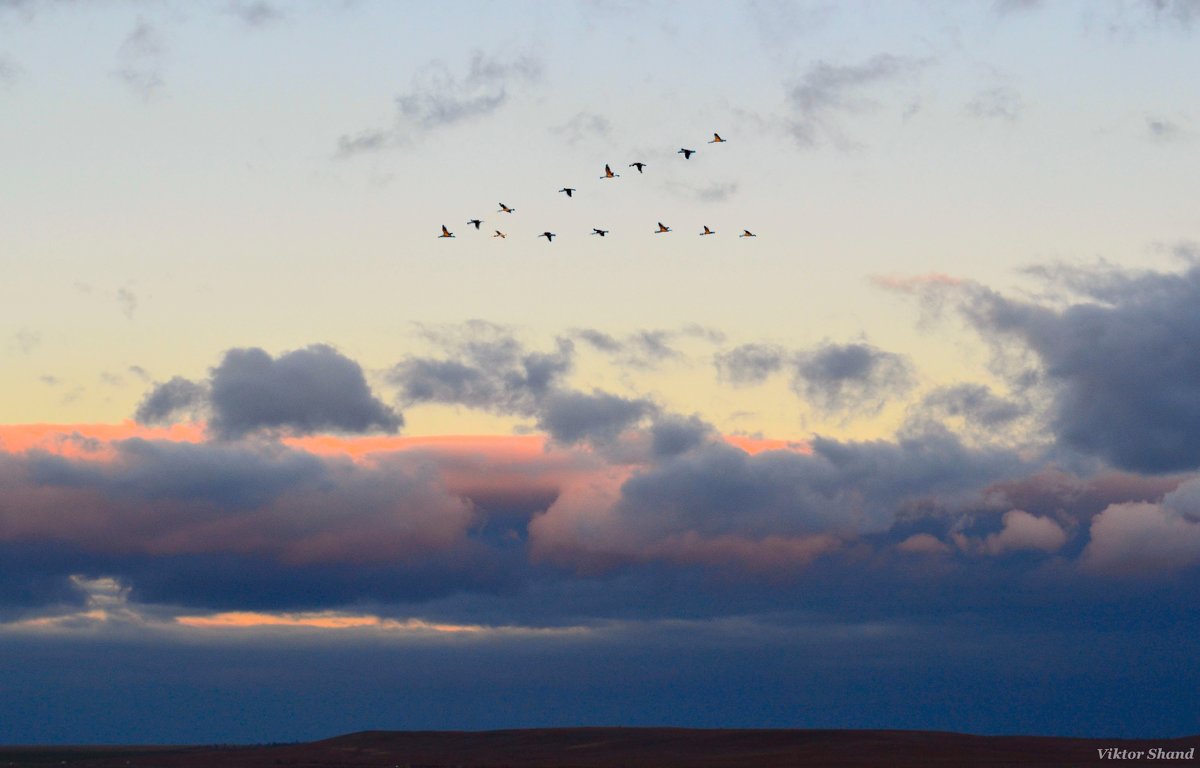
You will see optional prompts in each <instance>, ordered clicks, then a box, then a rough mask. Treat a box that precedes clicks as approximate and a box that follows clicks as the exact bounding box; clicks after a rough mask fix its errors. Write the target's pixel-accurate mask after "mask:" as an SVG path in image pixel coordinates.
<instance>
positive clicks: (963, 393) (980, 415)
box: [921, 384, 1029, 430]
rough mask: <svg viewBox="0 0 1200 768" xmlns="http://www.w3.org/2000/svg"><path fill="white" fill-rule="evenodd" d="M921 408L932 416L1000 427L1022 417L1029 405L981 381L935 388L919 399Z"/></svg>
mask: <svg viewBox="0 0 1200 768" xmlns="http://www.w3.org/2000/svg"><path fill="white" fill-rule="evenodd" d="M921 409H922V410H924V411H925V412H927V413H929V414H930V415H931V416H933V417H934V418H939V419H941V418H946V417H952V418H961V419H963V421H965V422H966V423H967V424H970V425H972V426H975V427H979V428H982V429H989V430H994V429H1001V428H1004V427H1005V426H1007V425H1008V424H1011V423H1012V422H1013V421H1015V420H1016V419H1019V418H1020V417H1022V416H1024V415H1025V414H1026V413H1027V412H1028V411H1029V407H1028V406H1027V405H1024V404H1022V403H1018V402H1015V401H1013V400H1007V399H1005V398H1002V397H998V396H997V395H995V394H993V392H992V389H991V387H987V386H984V385H983V384H955V385H952V386H948V387H939V388H937V389H935V390H933V391H932V392H930V393H929V394H927V395H925V397H924V398H923V399H922V401H921Z"/></svg>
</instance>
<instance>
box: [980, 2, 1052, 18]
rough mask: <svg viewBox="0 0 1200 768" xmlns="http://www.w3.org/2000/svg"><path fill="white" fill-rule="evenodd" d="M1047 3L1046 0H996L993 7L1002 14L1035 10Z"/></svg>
mask: <svg viewBox="0 0 1200 768" xmlns="http://www.w3.org/2000/svg"><path fill="white" fill-rule="evenodd" d="M1043 5H1045V0H994V2H993V3H992V9H993V10H994V11H995V12H996V13H997V14H999V15H1001V16H1006V15H1008V14H1010V13H1021V12H1024V11H1035V10H1037V9H1039V8H1041V7H1042V6H1043Z"/></svg>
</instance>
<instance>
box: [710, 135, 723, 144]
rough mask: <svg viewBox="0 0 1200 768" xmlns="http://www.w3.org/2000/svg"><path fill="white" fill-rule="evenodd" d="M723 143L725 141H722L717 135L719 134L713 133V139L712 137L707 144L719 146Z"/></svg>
mask: <svg viewBox="0 0 1200 768" xmlns="http://www.w3.org/2000/svg"><path fill="white" fill-rule="evenodd" d="M723 141H725V139H722V138H721V134H719V133H714V134H713V137H712V141H710V142H708V143H709V144H720V143H722V142H723Z"/></svg>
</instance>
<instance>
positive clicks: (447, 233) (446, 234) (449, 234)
mask: <svg viewBox="0 0 1200 768" xmlns="http://www.w3.org/2000/svg"><path fill="white" fill-rule="evenodd" d="M438 237H454V233H453V232H451V231H450V230H448V229H446V225H445V224H443V225H442V234H440V235H438Z"/></svg>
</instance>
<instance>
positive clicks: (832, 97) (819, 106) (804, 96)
mask: <svg viewBox="0 0 1200 768" xmlns="http://www.w3.org/2000/svg"><path fill="white" fill-rule="evenodd" d="M927 63H928V62H926V61H924V60H921V59H914V58H909V57H904V56H893V55H890V54H880V55H878V56H874V57H872V58H871V59H868V60H867V61H865V62H863V63H862V64H846V65H838V64H830V63H828V62H824V61H819V62H817V63H816V64H814V65H813V66H812V67H810V68H809V69H808V71H807V72H805V73H804V74H803V75H801V76H800V77H798V78H797V79H796V80H795V81H794V82H793V83H792V84H791V85H790V86H789V87H788V91H787V99H788V103H789V105H790V106H791V108H792V112H793V115H792V118H791V119H790V122H789V130H790V132H791V135H792V137H793V138H794V139H795V140H796V143H797V144H799V145H800V146H803V147H811V146H815V145H817V144H819V143H820V142H821V141H822V139H824V140H827V141H830V142H832V143H833V144H835V145H837V146H839V147H849V146H852V145H853V142H852V141H851V140H850V139H848V138H847V137H846V135H845V133H844V131H843V130H842V128H841V124H840V122H841V121H840V117H841V115H844V114H846V113H853V112H861V111H864V110H866V109H869V108H872V107H874V106H875V102H874V101H873V100H871V99H870V98H869V97H868V95H867V94H869V93H870V91H871V90H872V89H874V88H875V87H876V86H878V85H882V84H885V83H889V82H893V81H897V80H901V79H903V78H906V77H909V76H911V75H914V74H916V73H918V72H919V71H920V70H921V69H922V68H923V67H925V66H926V65H927Z"/></svg>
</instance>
